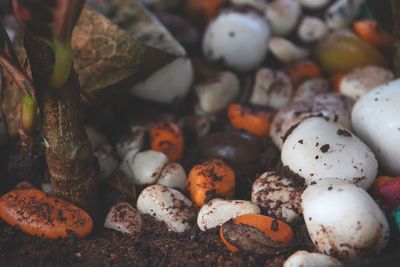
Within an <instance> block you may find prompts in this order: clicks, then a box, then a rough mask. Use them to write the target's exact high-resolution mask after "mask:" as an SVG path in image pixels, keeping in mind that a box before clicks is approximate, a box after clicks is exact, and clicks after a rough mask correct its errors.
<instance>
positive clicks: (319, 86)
mask: <svg viewBox="0 0 400 267" xmlns="http://www.w3.org/2000/svg"><path fill="white" fill-rule="evenodd" d="M329 90H330V88H329V81H328V80H326V79H323V78H312V79H308V80H306V81H304V82H303V83H302V84H300V85H299V87H298V88H297V89H296V93H295V94H294V97H293V101H303V100H308V99H312V98H313V97H315V96H317V95H319V94H323V93H328V92H329Z"/></svg>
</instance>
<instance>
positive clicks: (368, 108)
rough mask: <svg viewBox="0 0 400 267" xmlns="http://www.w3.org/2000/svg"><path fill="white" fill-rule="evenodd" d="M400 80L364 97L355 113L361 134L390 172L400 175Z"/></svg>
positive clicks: (357, 127)
mask: <svg viewBox="0 0 400 267" xmlns="http://www.w3.org/2000/svg"><path fill="white" fill-rule="evenodd" d="M399 115H400V80H395V81H392V82H389V83H387V84H384V85H382V86H379V87H377V88H376V89H374V90H372V91H371V92H369V93H367V94H366V95H364V96H362V97H361V98H360V99H359V100H358V101H357V102H356V104H355V106H354V108H353V112H352V114H351V116H352V117H351V119H352V125H353V128H354V131H355V132H356V133H357V135H358V136H359V137H360V138H361V139H362V140H363V141H364V142H365V143H367V144H368V145H369V146H370V147H371V149H372V150H373V151H374V152H375V154H376V156H377V157H378V160H379V163H380V166H381V167H382V168H383V169H384V170H385V172H386V173H387V174H390V175H400V164H399V159H400V116H399Z"/></svg>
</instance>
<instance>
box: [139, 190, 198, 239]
mask: <svg viewBox="0 0 400 267" xmlns="http://www.w3.org/2000/svg"><path fill="white" fill-rule="evenodd" d="M137 208H138V210H139V211H140V212H141V213H143V214H149V215H151V216H153V217H154V218H156V219H157V220H159V221H163V222H164V223H165V224H166V225H167V226H168V228H169V229H171V230H172V231H174V232H178V233H181V232H184V231H186V230H187V229H188V228H189V227H190V226H191V222H192V221H194V218H195V216H196V210H195V207H194V205H193V203H192V202H191V201H190V200H189V199H188V198H187V197H185V196H184V195H183V194H182V193H181V192H179V191H177V190H175V189H171V188H168V187H166V186H163V185H158V184H156V185H151V186H148V187H146V188H145V189H144V190H143V191H142V193H141V194H140V195H139V198H138V200H137Z"/></svg>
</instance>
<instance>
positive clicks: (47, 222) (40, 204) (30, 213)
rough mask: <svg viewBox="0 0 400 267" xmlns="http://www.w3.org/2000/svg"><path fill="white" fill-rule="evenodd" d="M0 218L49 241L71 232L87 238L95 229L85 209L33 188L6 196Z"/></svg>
mask: <svg viewBox="0 0 400 267" xmlns="http://www.w3.org/2000/svg"><path fill="white" fill-rule="evenodd" d="M0 217H1V219H3V220H4V221H5V222H7V223H8V224H10V225H12V226H14V227H18V228H19V229H21V230H22V231H23V232H25V233H27V234H30V235H33V236H38V237H44V238H48V239H56V238H65V237H67V236H68V232H69V231H72V232H74V233H75V234H77V235H78V236H80V237H84V236H86V235H88V234H89V233H90V232H91V231H92V228H93V221H92V219H91V217H90V216H89V215H88V214H87V213H86V212H85V211H84V210H82V209H80V208H78V207H76V206H74V205H72V204H70V203H68V202H66V201H64V200H62V199H59V198H55V197H52V196H49V195H48V194H45V193H43V192H42V191H40V190H38V189H34V188H33V189H25V190H13V191H11V192H9V193H7V194H5V195H3V196H2V197H1V198H0Z"/></svg>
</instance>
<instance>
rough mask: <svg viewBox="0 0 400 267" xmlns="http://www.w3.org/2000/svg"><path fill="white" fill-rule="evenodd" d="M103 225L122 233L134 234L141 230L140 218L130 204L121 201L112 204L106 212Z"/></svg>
mask: <svg viewBox="0 0 400 267" xmlns="http://www.w3.org/2000/svg"><path fill="white" fill-rule="evenodd" d="M104 227H105V228H108V229H113V230H115V231H118V232H121V233H124V234H130V235H135V234H138V233H140V231H141V228H142V218H141V216H140V213H139V212H138V211H137V210H136V209H135V208H134V207H132V206H131V204H129V203H127V202H121V203H118V204H115V205H114V206H112V208H111V209H110V211H109V212H108V214H107V217H106V220H105V222H104Z"/></svg>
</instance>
